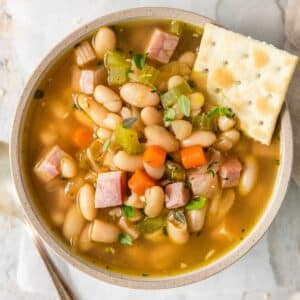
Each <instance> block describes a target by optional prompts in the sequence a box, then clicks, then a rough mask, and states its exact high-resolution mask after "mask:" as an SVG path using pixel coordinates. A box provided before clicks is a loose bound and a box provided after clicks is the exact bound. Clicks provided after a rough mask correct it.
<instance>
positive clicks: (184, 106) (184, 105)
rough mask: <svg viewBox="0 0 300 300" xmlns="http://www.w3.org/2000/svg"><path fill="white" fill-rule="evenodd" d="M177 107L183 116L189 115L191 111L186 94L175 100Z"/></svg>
mask: <svg viewBox="0 0 300 300" xmlns="http://www.w3.org/2000/svg"><path fill="white" fill-rule="evenodd" d="M177 104H178V108H179V110H180V111H181V112H182V113H183V115H184V116H186V117H189V116H190V113H191V103H190V99H189V97H188V96H185V95H181V96H179V98H178V100H177Z"/></svg>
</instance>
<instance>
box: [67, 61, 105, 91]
mask: <svg viewBox="0 0 300 300" xmlns="http://www.w3.org/2000/svg"><path fill="white" fill-rule="evenodd" d="M105 76H106V71H105V68H104V66H100V67H94V68H89V69H83V70H81V69H80V68H78V67H77V66H76V67H73V68H72V88H73V89H74V90H75V91H76V92H82V93H85V94H88V95H91V94H93V93H94V89H95V87H96V86H97V85H99V84H102V83H104V82H105Z"/></svg>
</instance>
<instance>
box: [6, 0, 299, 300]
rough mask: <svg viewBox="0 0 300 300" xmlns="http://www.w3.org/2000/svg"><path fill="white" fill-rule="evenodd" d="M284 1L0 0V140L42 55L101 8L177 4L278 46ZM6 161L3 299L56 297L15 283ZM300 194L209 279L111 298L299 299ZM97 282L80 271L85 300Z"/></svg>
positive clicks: (14, 224)
mask: <svg viewBox="0 0 300 300" xmlns="http://www.w3.org/2000/svg"><path fill="white" fill-rule="evenodd" d="M285 4H286V1H281V0H251V1H245V0H206V1H199V0H194V1H192V0H185V1H179V0H178V1H176V0H169V1H150V0H149V1H148V0H140V1H130V0H127V1H126V3H125V1H124V0H123V1H121V0H115V1H108V0H107V1H99V0H86V1H80V0H78V1H75V0H72V1H71V0H70V1H62V0H43V1H42V0H6V1H5V0H0V124H1V126H0V140H7V139H8V136H9V128H10V125H11V119H12V118H11V115H12V113H13V111H14V109H15V106H16V104H17V101H18V95H19V93H20V91H21V89H22V86H23V84H24V82H25V81H26V78H27V76H28V75H29V74H30V73H31V71H32V70H33V69H34V67H35V66H36V64H37V63H38V62H39V61H40V59H41V58H42V57H43V56H44V55H45V53H46V52H47V51H48V50H49V49H50V48H51V47H52V46H53V45H54V44H55V43H56V42H58V41H59V40H60V39H61V38H62V37H63V36H64V35H66V34H67V33H69V32H70V31H72V30H73V29H74V28H76V27H78V26H79V25H81V24H82V23H85V22H87V21H89V20H91V19H93V18H95V17H97V16H99V15H101V14H103V13H104V12H108V11H115V10H119V9H122V8H124V7H135V6H159V5H160V6H174V7H179V8H184V9H188V10H192V11H195V12H198V13H201V14H203V15H206V16H208V17H212V18H216V19H217V20H218V21H219V22H220V23H222V24H224V25H226V26H227V27H229V28H232V29H234V30H236V31H239V32H242V33H244V34H248V35H251V36H253V37H255V38H259V39H262V40H266V41H268V42H271V43H273V44H275V45H276V46H279V47H282V45H283V41H284V34H283V32H284V31H283V21H284V20H283V17H284V15H283V9H284V6H285ZM0 145H1V146H0V157H4V153H5V152H6V150H7V149H6V147H4V145H3V144H0ZM5 162H6V160H4V161H1V160H0V180H1V185H0V193H1V195H2V197H1V198H0V240H1V242H2V244H1V247H0V299H46V300H47V299H55V296H54V295H53V294H49V293H46V294H38V293H29V292H24V290H23V289H21V287H20V286H19V285H18V281H17V267H18V255H19V247H20V245H21V238H22V236H24V235H25V231H24V230H23V228H22V224H21V223H20V222H19V221H17V220H16V219H14V218H13V217H11V215H13V210H12V209H11V208H10V205H9V204H8V199H9V198H10V197H11V190H10V186H9V185H10V181H9V179H8V173H9V170H8V168H7V167H6V163H5ZM4 195H6V196H4ZM299 195H300V188H297V187H296V185H295V184H294V183H291V186H290V188H289V192H288V194H287V197H286V199H285V202H284V204H283V206H282V208H281V210H280V212H279V215H278V216H277V218H276V220H275V222H274V223H273V225H272V226H271V228H270V230H269V231H268V233H267V234H266V235H265V236H264V238H263V239H262V240H261V241H260V242H259V243H258V245H257V246H256V247H254V249H253V250H252V251H250V252H249V253H248V254H247V255H246V256H245V257H244V258H243V259H241V260H240V261H239V262H238V263H236V264H235V265H234V266H232V267H230V268H229V269H227V270H226V271H225V272H223V273H221V274H218V275H217V276H215V277H214V278H211V279H209V280H206V281H205V282H202V283H198V284H194V285H191V286H189V287H188V288H178V289H175V290H170V291H156V292H151V293H150V292H148V293H145V292H135V291H131V290H128V289H121V288H114V290H113V291H114V293H116V294H115V295H118V298H120V299H129V298H130V299H135V298H137V299H140V298H142V299H148V298H149V299H150V298H151V299H171V298H172V299H178V300H179V299H180V300H182V299H198V298H199V296H200V295H201V296H202V299H209V300H213V299H222V300H223V299H225V300H227V299H228V300H229V299H230V300H260V299H261V300H262V299H275V300H277V299H278V300H285V299H291V300H299V299H300V294H299V293H298V291H299V292H300V230H299V228H300V216H299V211H300V202H299V199H298V198H299ZM23 245H24V243H23ZM23 263H25V266H26V262H23ZM58 263H59V265H60V266H62V267H64V266H63V264H62V263H61V262H60V261H58ZM27 266H28V265H27ZM34 273H35V270H34V268H33V269H30V270H28V274H29V275H30V274H34ZM77 273H78V272H77V271H75V270H72V271H71V272H70V271H69V272H67V274H66V278H67V280H69V281H70V282H71V281H73V285H74V278H77V277H76V276H77ZM33 277H34V276H33ZM28 278H29V276H28ZM23 282H24V281H23ZM99 286H100V284H97V283H96V282H95V281H93V280H91V279H89V278H88V277H85V276H83V277H82V280H81V281H80V282H78V283H77V284H75V285H74V289H75V292H76V293H77V294H78V295H83V294H82V293H81V292H82V290H85V289H88V288H90V289H91V291H92V293H91V294H90V296H88V297H86V296H85V297H84V299H94V298H98V295H99V294H98V293H96V294H95V293H93V292H95V291H97V292H98V291H99ZM96 287H97V288H98V290H97V288H96ZM22 288H24V286H23V287H22ZM25 288H26V286H25ZM40 290H43V289H40ZM44 290H46V291H47V289H46V288H45V289H44ZM110 292H111V286H109V285H101V286H100V293H101V299H110V297H109V295H110Z"/></svg>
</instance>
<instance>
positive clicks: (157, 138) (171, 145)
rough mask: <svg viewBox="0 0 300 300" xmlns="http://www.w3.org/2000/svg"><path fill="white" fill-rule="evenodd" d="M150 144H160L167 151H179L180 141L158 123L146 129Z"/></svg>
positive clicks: (145, 132)
mask: <svg viewBox="0 0 300 300" xmlns="http://www.w3.org/2000/svg"><path fill="white" fill-rule="evenodd" d="M144 134H145V137H146V138H147V144H148V145H159V146H161V147H162V148H164V149H165V150H166V151H167V152H174V151H177V150H178V148H179V142H178V141H177V140H176V139H175V137H174V136H173V135H172V134H171V133H170V132H169V131H168V130H167V129H165V128H164V127H162V126H158V125H151V126H147V127H146V128H145V130H144Z"/></svg>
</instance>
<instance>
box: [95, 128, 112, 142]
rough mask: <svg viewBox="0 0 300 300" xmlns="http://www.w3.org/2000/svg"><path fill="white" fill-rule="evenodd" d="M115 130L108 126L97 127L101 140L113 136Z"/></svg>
mask: <svg viewBox="0 0 300 300" xmlns="http://www.w3.org/2000/svg"><path fill="white" fill-rule="evenodd" d="M112 134H113V132H112V131H111V130H110V129H106V128H101V127H100V128H98V129H97V137H98V138H99V139H101V140H106V139H109V138H111V136H112Z"/></svg>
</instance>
